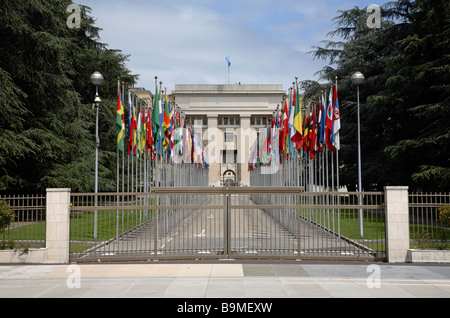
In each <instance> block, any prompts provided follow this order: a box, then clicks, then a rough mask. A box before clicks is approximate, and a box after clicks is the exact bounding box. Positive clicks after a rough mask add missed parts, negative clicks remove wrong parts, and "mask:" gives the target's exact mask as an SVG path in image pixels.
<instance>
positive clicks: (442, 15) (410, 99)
mask: <svg viewBox="0 0 450 318" xmlns="http://www.w3.org/2000/svg"><path fill="white" fill-rule="evenodd" d="M382 9H383V10H382V12H383V21H382V25H381V29H378V30H373V29H369V28H368V27H367V25H366V24H365V22H366V21H367V12H366V10H361V9H359V8H357V7H355V8H353V9H351V10H348V11H340V15H339V16H338V17H336V18H335V19H334V21H335V22H336V23H337V26H338V28H337V29H336V30H335V31H333V32H330V33H329V36H340V41H334V42H333V41H325V42H324V44H325V46H324V47H317V48H315V50H314V51H313V52H311V53H312V54H313V56H314V57H315V58H322V59H327V60H329V62H330V64H331V65H335V68H333V67H331V66H328V67H326V68H324V69H323V70H321V71H320V74H321V75H322V79H325V80H327V81H329V82H332V81H333V80H334V78H335V77H336V76H337V77H338V79H339V100H340V110H341V125H342V126H341V146H342V147H341V149H342V151H341V152H342V155H341V154H340V160H341V162H340V165H341V167H342V169H341V172H340V177H341V179H342V183H343V184H347V186H348V187H349V188H350V189H352V188H353V186H354V185H355V184H356V176H357V172H356V168H357V164H356V155H355V154H356V152H357V149H356V147H357V144H356V140H357V139H356V129H357V125H356V122H357V121H356V89H355V87H353V86H352V85H351V82H350V77H351V74H352V73H353V72H355V71H361V72H362V73H363V74H364V75H365V77H366V81H365V83H364V85H361V87H360V89H361V148H362V159H363V160H362V163H363V167H362V172H363V187H364V189H366V190H368V189H381V188H382V187H383V186H384V185H408V186H409V187H410V189H414V190H419V189H420V190H438V189H440V190H446V189H448V188H449V180H450V178H449V158H450V153H449V148H448V144H449V142H448V138H449V131H450V129H449V128H450V127H449V122H448V120H445V116H446V115H448V112H449V92H450V90H449V83H450V80H449V72H448V69H449V55H448V53H447V51H448V46H449V45H448V44H449V43H448V41H449V38H450V37H449V25H450V24H449V3H448V2H446V1H437V2H436V1H433V2H432V1H428V0H420V1H406V0H401V1H397V2H390V3H387V4H386V5H385V6H383V8H382Z"/></svg>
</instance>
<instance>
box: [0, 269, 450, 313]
mask: <svg viewBox="0 0 450 318" xmlns="http://www.w3.org/2000/svg"><path fill="white" fill-rule="evenodd" d="M0 298H176V299H178V301H180V299H183V300H186V299H198V298H201V299H205V298H211V299H212V298H219V299H222V300H223V301H226V300H225V299H227V298H229V299H236V298H242V299H256V298H265V299H266V300H267V299H275V298H278V299H281V298H450V264H446V265H441V264H421V265H417V264H387V263H373V264H372V263H363V262H359V263H358V262H355V263H354V262H344V263H336V262H333V263H326V262H313V261H310V262H308V261H270V262H269V261H239V262H238V261H237V260H220V261H219V260H218V261H209V262H208V261H198V262H176V261H159V262H146V263H120V264H119V263H95V264H67V265H1V264H0ZM181 309H186V308H181ZM241 309H242V308H241Z"/></svg>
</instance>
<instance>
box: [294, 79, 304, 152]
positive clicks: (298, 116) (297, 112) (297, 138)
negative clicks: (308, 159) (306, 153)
mask: <svg viewBox="0 0 450 318" xmlns="http://www.w3.org/2000/svg"><path fill="white" fill-rule="evenodd" d="M294 95H295V108H294V119H293V127H294V129H295V132H294V135H293V136H292V137H291V140H292V141H293V142H295V147H296V148H297V150H300V148H301V147H302V146H303V135H302V134H303V127H302V125H303V123H302V110H301V108H300V101H299V99H300V98H299V96H298V85H297V89H296V91H294Z"/></svg>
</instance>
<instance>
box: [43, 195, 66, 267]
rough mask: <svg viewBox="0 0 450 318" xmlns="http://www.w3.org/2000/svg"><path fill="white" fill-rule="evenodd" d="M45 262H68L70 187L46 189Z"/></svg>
mask: <svg viewBox="0 0 450 318" xmlns="http://www.w3.org/2000/svg"><path fill="white" fill-rule="evenodd" d="M46 210H47V213H46V239H45V240H46V248H47V261H46V263H49V264H54V263H62V264H64V263H69V240H70V235H69V234H70V189H47V203H46Z"/></svg>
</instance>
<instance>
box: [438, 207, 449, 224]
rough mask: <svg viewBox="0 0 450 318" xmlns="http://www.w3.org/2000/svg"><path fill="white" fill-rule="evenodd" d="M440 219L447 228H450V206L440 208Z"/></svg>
mask: <svg viewBox="0 0 450 318" xmlns="http://www.w3.org/2000/svg"><path fill="white" fill-rule="evenodd" d="M439 219H440V220H441V223H442V225H443V226H445V227H450V205H443V206H441V207H440V208H439Z"/></svg>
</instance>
